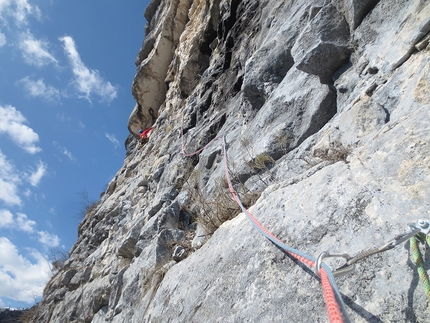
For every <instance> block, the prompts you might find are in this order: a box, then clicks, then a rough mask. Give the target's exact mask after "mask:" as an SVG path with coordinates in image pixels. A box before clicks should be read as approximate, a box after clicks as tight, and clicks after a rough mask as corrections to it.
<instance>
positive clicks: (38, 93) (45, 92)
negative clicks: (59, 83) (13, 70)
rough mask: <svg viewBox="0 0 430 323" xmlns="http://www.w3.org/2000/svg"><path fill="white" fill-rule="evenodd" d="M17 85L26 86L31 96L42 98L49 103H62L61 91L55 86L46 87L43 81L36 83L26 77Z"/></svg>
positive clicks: (39, 80)
mask: <svg viewBox="0 0 430 323" xmlns="http://www.w3.org/2000/svg"><path fill="white" fill-rule="evenodd" d="M17 84H22V85H24V88H25V89H26V90H27V92H28V94H29V95H30V96H34V97H41V98H44V99H45V100H47V101H60V91H59V90H58V89H56V88H55V87H53V86H49V85H46V84H45V82H44V81H43V79H38V80H37V81H34V80H31V79H30V78H29V77H28V76H26V77H24V78H23V79H21V80H19V81H18V82H17Z"/></svg>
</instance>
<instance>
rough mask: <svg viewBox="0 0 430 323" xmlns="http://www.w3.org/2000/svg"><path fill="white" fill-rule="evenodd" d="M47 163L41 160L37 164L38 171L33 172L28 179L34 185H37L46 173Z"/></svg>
mask: <svg viewBox="0 0 430 323" xmlns="http://www.w3.org/2000/svg"><path fill="white" fill-rule="evenodd" d="M46 169H47V165H46V164H45V163H43V162H41V161H39V162H38V164H37V169H36V171H34V172H32V173H31V174H30V175H29V176H28V181H29V182H30V184H31V185H32V186H37V185H38V184H39V182H40V180H41V179H42V177H43V176H44V175H45V174H46Z"/></svg>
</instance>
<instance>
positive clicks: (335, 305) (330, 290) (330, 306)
mask: <svg viewBox="0 0 430 323" xmlns="http://www.w3.org/2000/svg"><path fill="white" fill-rule="evenodd" d="M220 138H223V155H224V156H223V157H224V171H225V178H226V181H227V184H228V188H229V191H230V193H231V194H232V196H233V199H234V200H235V201H236V203H237V204H238V205H239V206H240V208H241V209H242V211H243V212H244V213H245V215H246V216H247V217H248V218H249V219H250V220H251V222H252V223H253V224H254V225H255V226H256V227H257V228H259V229H260V230H261V232H262V233H263V234H264V235H265V236H266V237H267V238H268V239H269V240H271V241H272V242H273V243H275V244H277V245H278V246H279V247H280V248H282V249H283V250H284V252H286V253H288V254H289V255H291V256H292V257H293V258H295V259H297V260H299V261H300V262H302V263H304V264H305V265H307V266H309V267H311V268H315V261H313V260H312V259H310V257H309V256H308V257H304V256H303V255H299V254H298V253H301V252H298V253H295V252H293V251H291V250H289V249H292V248H289V247H287V246H286V245H285V244H284V243H283V242H282V240H280V239H279V238H278V237H276V236H275V235H274V234H273V233H272V232H270V231H269V230H268V229H267V228H266V227H264V226H263V225H262V224H261V223H260V222H259V221H258V220H257V219H256V218H255V217H254V215H253V214H252V213H251V212H249V211H248V209H246V208H245V207H244V206H243V204H242V202H241V201H240V199H239V197H238V196H237V194H236V192H235V190H234V188H233V185H232V183H231V181H230V176H229V173H228V165H227V150H226V144H225V137H224V136H223V135H220V136H217V137H215V138H214V139H212V140H211V141H210V142H209V143H208V144H206V145H205V146H204V147H203V148H201V149H199V150H197V151H195V152H193V153H189V154H187V153H185V148H184V139H183V119H182V124H181V140H182V154H183V155H184V156H186V157H189V156H193V155H196V154H198V153H200V152H201V151H203V150H204V149H205V148H206V147H207V146H209V145H210V144H211V143H212V142H214V141H215V140H218V139H220ZM292 250H294V249H292ZM324 267H325V265H323V266H322V267H321V269H320V278H321V284H322V287H323V294H324V301H325V304H326V308H327V315H328V317H329V320H330V322H331V323H343V322H344V318H343V315H342V312H343V313H344V315H345V317H346V319H347V320H349V319H348V314H347V313H346V311H345V310H344V308H343V307H342V309H343V311H342V310H341V306H339V302H342V300H341V299H340V300H339V301H338V300H337V299H336V293H335V290H336V289H335V288H334V286H333V284H335V283H334V282H333V283H332V282H331V281H330V277H329V274H328V273H327V271H326V270H325V269H324ZM330 274H331V277H333V274H332V273H330ZM338 298H340V296H338Z"/></svg>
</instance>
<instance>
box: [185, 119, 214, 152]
mask: <svg viewBox="0 0 430 323" xmlns="http://www.w3.org/2000/svg"><path fill="white" fill-rule="evenodd" d="M221 137H222V136H218V137H215V138H214V139H212V140H211V141H209V142H208V143H207V144H206V145H205V146H204V147H203V148H200V149H199V150H196V151H195V152H193V153H189V154H187V153H186V152H185V143H184V115H182V120H181V144H182V154H183V155H184V156H185V157H191V156H194V155H197V154H199V153H200V152H202V151H203V150H205V149H206V147H207V146H209V145H210V144H211V143H213V142H214V141H215V140H218V139H219V138H221Z"/></svg>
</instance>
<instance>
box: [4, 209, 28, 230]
mask: <svg viewBox="0 0 430 323" xmlns="http://www.w3.org/2000/svg"><path fill="white" fill-rule="evenodd" d="M35 226H36V222H35V221H33V220H29V219H28V218H27V215H25V214H24V213H17V215H16V217H14V216H13V214H12V212H10V211H9V210H6V209H1V210H0V228H9V229H14V230H20V231H24V232H28V233H33V232H34V227H35Z"/></svg>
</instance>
